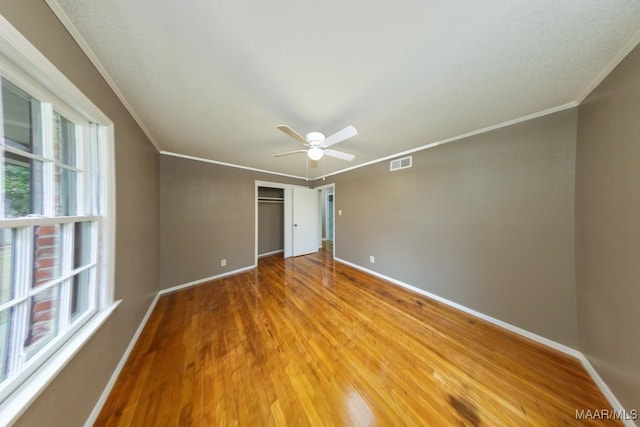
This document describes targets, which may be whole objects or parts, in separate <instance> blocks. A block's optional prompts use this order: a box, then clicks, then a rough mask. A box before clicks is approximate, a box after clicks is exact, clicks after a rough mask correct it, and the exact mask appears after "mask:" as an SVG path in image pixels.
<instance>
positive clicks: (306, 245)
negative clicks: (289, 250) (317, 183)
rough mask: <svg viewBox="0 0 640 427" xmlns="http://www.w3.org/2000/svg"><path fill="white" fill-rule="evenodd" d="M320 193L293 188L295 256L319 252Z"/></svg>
mask: <svg viewBox="0 0 640 427" xmlns="http://www.w3.org/2000/svg"><path fill="white" fill-rule="evenodd" d="M319 223H320V220H319V206H318V192H317V190H312V189H309V188H304V187H293V256H298V255H305V254H310V253H314V252H318V236H319V235H320V229H319V227H318V225H319Z"/></svg>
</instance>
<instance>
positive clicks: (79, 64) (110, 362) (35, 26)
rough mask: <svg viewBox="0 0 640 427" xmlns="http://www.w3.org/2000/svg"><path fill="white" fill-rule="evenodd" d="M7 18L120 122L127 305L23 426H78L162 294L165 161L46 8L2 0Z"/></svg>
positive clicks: (0, 8) (37, 1) (122, 284)
mask: <svg viewBox="0 0 640 427" xmlns="http://www.w3.org/2000/svg"><path fill="white" fill-rule="evenodd" d="M0 13H2V15H4V17H5V18H6V19H7V20H9V22H11V23H12V25H13V26H15V27H16V28H17V29H18V30H19V31H20V32H21V33H22V34H23V35H25V36H26V37H27V38H28V39H29V40H30V41H31V43H33V44H34V45H35V46H36V47H37V48H38V49H39V50H40V51H41V52H42V53H43V54H44V55H45V56H47V58H48V59H49V60H50V61H51V62H53V63H54V64H55V65H56V66H57V67H58V68H59V69H60V70H61V71H62V72H63V73H64V74H65V75H66V76H67V77H68V78H69V79H70V80H71V81H72V82H73V83H74V84H75V85H76V86H77V87H78V88H80V90H82V91H83V92H84V94H85V95H87V96H88V97H89V98H90V99H91V100H92V101H93V102H94V104H96V105H97V106H98V107H99V108H100V109H101V110H102V111H103V112H104V113H105V114H106V115H107V116H109V117H110V118H111V120H113V122H114V123H115V142H116V185H117V189H118V191H117V201H116V202H117V213H116V214H117V224H116V227H117V228H116V239H117V240H116V272H115V297H116V299H123V302H122V304H120V306H119V307H118V309H117V310H116V311H115V313H114V314H113V315H112V316H111V318H109V320H108V321H107V322H106V323H105V324H104V325H103V326H102V327H101V328H100V330H98V332H97V333H96V334H95V335H94V337H93V338H91V340H90V341H89V342H88V343H87V345H85V347H84V348H83V349H82V350H81V351H80V352H79V353H78V354H77V355H76V356H75V357H74V358H73V360H72V361H71V362H70V363H69V364H68V365H67V367H66V368H65V369H64V370H63V371H62V372H61V373H60V375H58V376H57V377H56V378H55V379H54V380H53V382H52V383H51V384H50V385H49V387H48V388H47V389H46V390H45V391H44V392H43V393H42V394H41V395H40V397H39V398H38V399H37V400H36V401H35V402H34V404H33V405H31V407H30V408H29V409H28V410H27V412H26V413H25V414H24V415H23V416H22V418H20V419H19V420H18V423H17V425H24V426H43V425H46V426H79V425H82V424H83V423H84V422H85V421H86V419H87V417H88V416H89V413H90V412H91V410H92V409H93V407H94V406H95V404H96V402H97V400H98V398H99V396H100V394H101V393H102V391H103V389H104V387H105V385H106V383H107V381H108V380H109V378H110V377H111V374H112V373H113V370H114V369H115V367H116V364H117V362H118V361H119V360H120V358H121V356H122V354H123V352H124V350H125V348H126V347H127V345H128V344H129V341H130V340H131V337H132V336H133V334H134V332H135V330H136V329H137V327H138V325H139V324H140V322H141V320H142V318H143V316H144V314H145V312H146V311H147V309H148V307H149V304H150V303H151V300H152V298H153V296H154V294H155V293H156V292H157V290H158V288H157V284H158V270H159V264H158V262H159V247H160V242H159V231H160V226H159V180H158V173H159V169H158V157H159V156H158V154H157V152H156V151H155V149H154V148H153V146H152V145H151V144H150V143H149V141H148V139H147V138H146V137H145V135H144V134H143V133H142V131H141V130H140V128H139V127H138V126H137V125H136V123H135V122H134V120H133V119H132V118H131V116H130V115H129V113H128V112H127V111H126V109H125V108H124V107H123V106H122V104H121V103H120V101H119V100H118V99H117V97H116V96H115V95H114V93H113V92H112V91H111V89H110V88H109V86H108V85H107V84H106V83H105V81H104V80H103V79H102V77H101V76H100V74H99V73H98V72H97V71H96V69H95V68H94V67H93V65H92V64H91V63H90V62H89V60H88V59H87V58H86V56H85V55H84V54H83V52H82V51H81V50H80V48H79V47H78V46H77V44H76V43H75V42H74V41H73V39H72V38H71V36H70V35H69V33H68V32H67V30H66V29H65V28H64V27H63V26H62V24H61V23H60V22H59V21H58V19H57V18H56V17H55V15H54V14H53V13H52V12H51V10H50V9H49V8H48V6H47V5H46V3H45V2H44V1H41V0H20V1H15V0H0Z"/></svg>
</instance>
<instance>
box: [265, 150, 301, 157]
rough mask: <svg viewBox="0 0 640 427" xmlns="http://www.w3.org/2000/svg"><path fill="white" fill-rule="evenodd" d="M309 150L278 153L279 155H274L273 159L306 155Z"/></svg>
mask: <svg viewBox="0 0 640 427" xmlns="http://www.w3.org/2000/svg"><path fill="white" fill-rule="evenodd" d="M306 152H307V150H296V151H287V152H286V153H278V154H274V155H273V157H282V156H290V155H292V154H298V153H306Z"/></svg>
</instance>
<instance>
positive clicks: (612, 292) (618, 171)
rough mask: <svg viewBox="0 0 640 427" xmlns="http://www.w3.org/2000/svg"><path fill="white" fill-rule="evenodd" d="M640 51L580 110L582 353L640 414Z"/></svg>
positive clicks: (578, 222) (578, 258) (578, 268)
mask: <svg viewBox="0 0 640 427" xmlns="http://www.w3.org/2000/svg"><path fill="white" fill-rule="evenodd" d="M639 71H640V48H639V47H636V48H635V50H634V51H633V52H632V53H631V54H629V56H627V58H626V59H625V60H624V61H623V62H622V63H621V64H619V65H618V67H617V68H616V69H615V70H614V71H613V72H612V73H611V74H610V75H609V76H608V77H607V78H606V80H605V81H604V82H603V83H602V84H600V86H599V87H598V88H597V89H596V90H595V91H594V92H593V93H591V95H590V96H589V97H588V98H587V99H586V100H585V102H584V103H583V104H582V105H581V106H580V110H579V120H578V151H577V168H576V169H577V170H576V282H577V291H578V318H579V333H580V348H581V350H582V351H583V352H584V353H585V354H586V355H587V357H588V358H589V360H590V361H591V363H592V364H593V365H594V367H595V368H596V369H597V370H598V372H599V373H600V374H601V376H602V377H603V378H604V380H605V381H606V383H607V384H608V385H609V387H610V388H611V389H612V390H613V392H614V393H615V394H616V396H617V397H618V399H619V400H620V401H621V403H622V404H623V406H625V407H626V408H627V409H640V73H639Z"/></svg>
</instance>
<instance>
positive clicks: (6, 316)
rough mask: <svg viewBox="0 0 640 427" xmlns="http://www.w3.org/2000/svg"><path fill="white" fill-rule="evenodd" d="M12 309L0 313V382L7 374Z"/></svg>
mask: <svg viewBox="0 0 640 427" xmlns="http://www.w3.org/2000/svg"><path fill="white" fill-rule="evenodd" d="M12 313H13V308H9V309H7V310H4V311H1V312H0V381H3V380H4V379H5V378H7V375H8V374H9V372H8V371H9V347H10V344H11V318H12V316H11V314H12Z"/></svg>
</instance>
